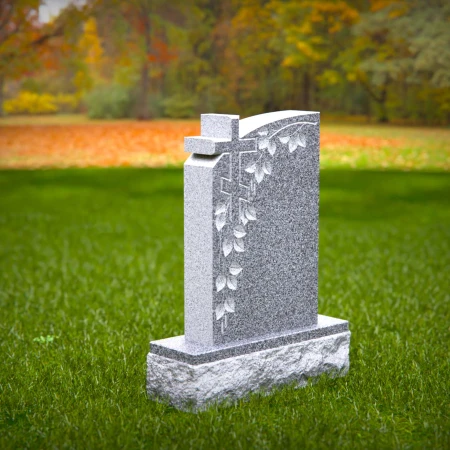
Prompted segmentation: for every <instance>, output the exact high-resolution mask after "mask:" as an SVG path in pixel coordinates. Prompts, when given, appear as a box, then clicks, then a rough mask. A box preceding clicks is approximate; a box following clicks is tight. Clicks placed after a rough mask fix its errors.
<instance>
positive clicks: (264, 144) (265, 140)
mask: <svg viewBox="0 0 450 450" xmlns="http://www.w3.org/2000/svg"><path fill="white" fill-rule="evenodd" d="M268 146H269V139H268V138H266V137H262V138H260V139H259V141H258V148H259V149H260V150H264V149H265V148H267V147H268Z"/></svg>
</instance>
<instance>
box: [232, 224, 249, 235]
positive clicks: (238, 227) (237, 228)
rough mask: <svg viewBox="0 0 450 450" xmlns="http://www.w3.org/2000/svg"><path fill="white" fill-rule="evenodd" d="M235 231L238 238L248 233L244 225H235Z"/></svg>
mask: <svg viewBox="0 0 450 450" xmlns="http://www.w3.org/2000/svg"><path fill="white" fill-rule="evenodd" d="M233 231H234V235H235V236H236V237H237V238H243V237H244V236H245V235H246V234H247V232H246V231H245V228H244V227H243V226H242V225H236V226H235V227H234V230H233Z"/></svg>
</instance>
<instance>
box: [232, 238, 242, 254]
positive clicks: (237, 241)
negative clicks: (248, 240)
mask: <svg viewBox="0 0 450 450" xmlns="http://www.w3.org/2000/svg"><path fill="white" fill-rule="evenodd" d="M234 249H235V250H236V251H237V252H238V253H242V252H244V251H245V248H244V240H243V239H235V240H234Z"/></svg>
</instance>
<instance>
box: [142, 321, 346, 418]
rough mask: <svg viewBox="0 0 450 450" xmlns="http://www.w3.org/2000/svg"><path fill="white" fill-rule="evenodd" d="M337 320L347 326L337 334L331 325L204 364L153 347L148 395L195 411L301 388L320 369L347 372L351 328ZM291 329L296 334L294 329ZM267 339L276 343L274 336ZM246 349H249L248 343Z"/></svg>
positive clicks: (317, 374)
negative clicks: (284, 387)
mask: <svg viewBox="0 0 450 450" xmlns="http://www.w3.org/2000/svg"><path fill="white" fill-rule="evenodd" d="M322 317H324V316H322ZM326 319H330V320H336V321H339V319H332V318H326ZM339 322H341V325H340V326H341V327H343V326H346V328H347V330H346V331H342V330H341V331H340V332H337V333H336V332H335V331H334V332H333V327H330V328H329V331H330V333H329V334H328V335H324V336H321V337H315V338H311V339H308V340H304V339H303V340H300V341H298V342H293V343H287V344H284V345H279V346H272V345H269V348H266V349H263V350H257V351H251V352H249V353H244V354H237V355H236V356H225V357H224V358H223V359H216V357H213V358H210V359H211V361H210V362H205V363H197V364H192V363H191V364H190V363H187V362H184V361H183V360H182V359H183V358H182V357H181V356H180V353H179V354H178V358H177V359H175V358H173V357H167V356H162V355H161V354H156V353H152V352H151V353H149V354H148V356H147V392H148V395H149V396H150V398H152V399H156V400H159V401H167V402H168V403H170V404H172V405H173V406H175V407H177V408H179V409H182V410H187V411H189V410H190V411H196V410H201V409H205V408H207V407H208V406H209V405H211V404H213V403H221V402H233V401H236V400H239V399H241V398H244V397H245V396H247V395H248V394H249V393H251V392H257V391H264V392H266V393H268V392H270V390H271V389H273V388H275V387H278V386H282V385H285V384H291V383H294V384H296V385H297V386H298V387H303V386H305V385H306V384H307V382H308V379H310V378H314V377H317V376H319V375H321V374H323V373H328V374H330V375H331V376H342V375H345V374H346V373H347V371H348V369H349V347H350V332H349V331H348V323H347V322H345V321H339ZM293 334H294V335H296V336H298V332H297V333H293ZM285 336H286V335H285ZM179 338H182V337H178V339H179ZM171 339H177V338H171ZM270 339H271V341H270V342H275V343H276V342H279V341H276V340H274V337H271V338H270ZM297 339H298V338H297ZM179 340H180V339H179ZM164 341H168V340H164ZM156 342H161V341H156ZM258 342H262V341H258ZM153 344H154V343H152V347H153ZM178 344H179V342H178ZM259 345H260V344H259ZM246 348H251V347H249V346H248V343H247V347H246ZM222 354H223V355H229V354H230V353H229V352H228V353H222ZM175 356H176V354H175Z"/></svg>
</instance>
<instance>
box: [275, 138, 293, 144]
mask: <svg viewBox="0 0 450 450" xmlns="http://www.w3.org/2000/svg"><path fill="white" fill-rule="evenodd" d="M278 139H279V140H280V142H281V143H282V144H287V143H288V142H289V139H290V137H289V136H278Z"/></svg>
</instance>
